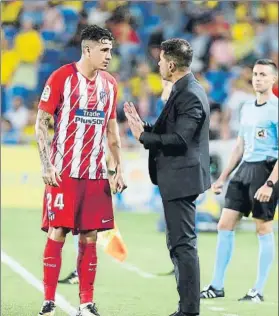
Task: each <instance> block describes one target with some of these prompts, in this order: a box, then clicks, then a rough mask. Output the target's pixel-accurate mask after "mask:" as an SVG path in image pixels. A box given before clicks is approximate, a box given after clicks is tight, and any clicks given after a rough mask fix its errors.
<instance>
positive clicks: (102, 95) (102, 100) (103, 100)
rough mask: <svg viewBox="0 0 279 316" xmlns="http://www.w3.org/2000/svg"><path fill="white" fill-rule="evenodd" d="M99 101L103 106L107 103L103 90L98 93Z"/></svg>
mask: <svg viewBox="0 0 279 316" xmlns="http://www.w3.org/2000/svg"><path fill="white" fill-rule="evenodd" d="M100 101H101V103H102V104H104V105H105V104H106V103H107V93H106V91H104V90H103V91H101V92H100Z"/></svg>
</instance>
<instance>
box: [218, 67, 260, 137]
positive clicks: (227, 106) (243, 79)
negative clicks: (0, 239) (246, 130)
mask: <svg viewBox="0 0 279 316" xmlns="http://www.w3.org/2000/svg"><path fill="white" fill-rule="evenodd" d="M251 78H252V69H251V68H250V67H248V66H246V67H244V68H243V70H242V72H241V74H240V76H239V78H237V79H236V80H234V81H233V83H232V87H231V91H230V94H229V96H228V98H227V99H226V101H225V102H224V109H223V118H222V124H221V125H222V126H221V138H222V139H224V140H226V139H230V138H235V137H237V134H238V131H239V119H240V117H239V115H240V110H241V106H242V104H243V103H244V102H245V101H247V100H251V99H254V93H253V89H252V87H251Z"/></svg>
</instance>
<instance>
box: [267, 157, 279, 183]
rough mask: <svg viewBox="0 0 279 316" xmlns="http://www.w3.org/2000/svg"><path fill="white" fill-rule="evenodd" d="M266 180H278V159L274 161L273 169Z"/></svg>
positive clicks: (273, 181) (274, 181)
mask: <svg viewBox="0 0 279 316" xmlns="http://www.w3.org/2000/svg"><path fill="white" fill-rule="evenodd" d="M267 181H272V183H276V182H277V181H278V160H277V161H276V164H275V166H274V167H273V170H272V172H271V174H270V176H269V178H268V179H267Z"/></svg>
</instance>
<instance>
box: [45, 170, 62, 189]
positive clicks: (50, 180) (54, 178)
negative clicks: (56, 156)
mask: <svg viewBox="0 0 279 316" xmlns="http://www.w3.org/2000/svg"><path fill="white" fill-rule="evenodd" d="M43 180H44V183H45V184H47V185H51V186H53V187H59V183H58V181H60V182H61V181H62V180H61V178H60V175H59V173H58V171H57V169H56V168H55V167H54V166H53V165H51V166H50V167H48V168H46V169H44V170H43Z"/></svg>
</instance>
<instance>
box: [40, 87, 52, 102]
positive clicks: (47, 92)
mask: <svg viewBox="0 0 279 316" xmlns="http://www.w3.org/2000/svg"><path fill="white" fill-rule="evenodd" d="M49 97H50V86H45V88H44V91H43V93H42V96H41V100H42V101H44V102H47V101H48V99H49Z"/></svg>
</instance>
